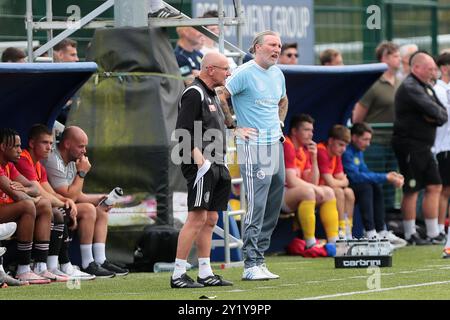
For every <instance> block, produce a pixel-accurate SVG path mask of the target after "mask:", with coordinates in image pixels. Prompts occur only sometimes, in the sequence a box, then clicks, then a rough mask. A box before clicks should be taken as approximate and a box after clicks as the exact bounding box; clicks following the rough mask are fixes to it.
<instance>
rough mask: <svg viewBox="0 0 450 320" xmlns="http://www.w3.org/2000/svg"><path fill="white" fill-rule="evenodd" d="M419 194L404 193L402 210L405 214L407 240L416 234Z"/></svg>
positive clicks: (404, 222)
mask: <svg viewBox="0 0 450 320" xmlns="http://www.w3.org/2000/svg"><path fill="white" fill-rule="evenodd" d="M418 196H419V192H403V199H402V206H401V210H402V213H403V228H404V232H405V239H406V240H408V239H410V238H411V236H412V235H413V234H416V204H417V197H418Z"/></svg>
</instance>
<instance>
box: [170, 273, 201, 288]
mask: <svg viewBox="0 0 450 320" xmlns="http://www.w3.org/2000/svg"><path fill="white" fill-rule="evenodd" d="M170 287H171V288H203V287H204V285H202V284H200V283H197V282H195V281H194V279H192V278H191V277H189V276H188V275H187V274H186V273H183V275H182V276H181V277H179V278H176V279H172V277H170Z"/></svg>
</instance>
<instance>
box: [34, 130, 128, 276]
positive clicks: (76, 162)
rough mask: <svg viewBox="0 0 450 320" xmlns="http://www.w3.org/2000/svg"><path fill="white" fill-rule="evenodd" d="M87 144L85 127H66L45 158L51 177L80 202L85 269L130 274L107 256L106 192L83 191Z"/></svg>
mask: <svg viewBox="0 0 450 320" xmlns="http://www.w3.org/2000/svg"><path fill="white" fill-rule="evenodd" d="M87 145H88V136H87V135H86V133H85V132H84V131H83V130H82V129H81V128H79V127H76V126H72V127H67V128H65V130H64V132H63V134H62V137H61V141H60V142H59V144H58V146H57V147H56V148H55V149H54V150H53V151H52V153H51V154H50V156H49V157H48V159H47V160H46V161H43V164H44V166H45V168H46V170H47V178H48V181H49V183H50V185H51V186H52V188H53V189H54V191H55V192H56V193H58V194H60V195H62V196H63V197H65V198H69V199H72V200H73V201H74V202H75V203H76V205H77V211H78V214H77V218H78V222H79V223H80V226H79V227H78V234H79V237H80V251H81V262H82V271H83V272H86V273H89V274H92V275H95V276H96V277H99V278H111V277H114V276H115V275H126V274H128V270H126V269H123V268H120V267H118V266H116V265H114V264H112V263H111V262H109V261H108V260H107V259H106V254H105V243H106V237H107V233H108V211H109V209H111V208H110V207H107V208H105V207H104V206H102V205H99V203H100V201H101V200H102V199H103V198H104V197H105V196H106V195H104V194H95V195H94V194H85V193H83V185H84V179H85V178H86V176H87V175H88V173H89V170H90V169H91V164H90V162H89V159H88V157H87V156H86V148H87ZM80 218H82V219H81V220H80ZM62 271H63V272H64V270H62Z"/></svg>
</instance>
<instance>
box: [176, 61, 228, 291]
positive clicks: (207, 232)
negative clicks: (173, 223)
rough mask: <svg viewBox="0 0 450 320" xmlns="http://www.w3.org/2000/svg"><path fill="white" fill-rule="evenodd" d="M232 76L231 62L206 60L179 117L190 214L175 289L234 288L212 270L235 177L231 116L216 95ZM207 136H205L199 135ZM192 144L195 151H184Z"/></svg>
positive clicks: (185, 94)
mask: <svg viewBox="0 0 450 320" xmlns="http://www.w3.org/2000/svg"><path fill="white" fill-rule="evenodd" d="M229 75H230V67H229V65H228V59H227V58H226V57H225V56H224V55H222V54H220V53H216V52H210V53H208V54H206V55H205V57H204V58H203V60H202V64H201V70H200V75H199V76H198V77H197V78H195V80H194V81H193V82H192V84H191V85H190V86H189V87H187V88H186V90H185V91H184V92H183V95H182V97H181V102H180V110H179V113H178V119H177V125H176V128H177V131H178V132H177V133H178V134H179V135H180V136H181V137H182V138H183V139H182V142H181V141H180V145H179V146H181V152H182V153H183V154H182V157H183V158H182V164H181V170H182V172H183V176H184V177H185V178H186V181H187V188H188V208H189V213H188V217H187V220H186V222H185V224H184V225H183V228H181V230H180V234H179V237H178V246H177V256H176V260H175V269H174V272H173V275H172V277H171V279H170V285H171V287H172V288H201V287H203V286H229V285H232V283H231V282H229V281H227V280H224V279H222V277H220V276H218V275H215V274H214V273H213V272H212V269H211V265H210V253H211V238H212V233H213V229H214V226H215V225H216V223H217V219H218V213H217V211H218V210H227V205H228V199H229V196H230V191H231V179H230V174H229V172H228V169H227V167H225V165H224V164H225V161H224V156H225V152H226V150H225V148H226V145H225V123H224V122H225V117H224V114H223V112H222V109H221V107H220V102H219V99H218V97H217V95H216V93H215V91H214V89H215V88H216V87H219V86H223V85H225V79H226V78H227V77H228V76H229ZM200 134H201V136H199V135H200ZM186 145H190V146H189V147H183V146H186ZM194 241H195V242H196V244H197V251H198V260H199V274H198V278H197V282H195V281H194V280H193V279H192V278H190V277H189V276H188V275H187V273H186V263H187V257H188V254H189V251H190V250H191V247H192V244H193V243H194Z"/></svg>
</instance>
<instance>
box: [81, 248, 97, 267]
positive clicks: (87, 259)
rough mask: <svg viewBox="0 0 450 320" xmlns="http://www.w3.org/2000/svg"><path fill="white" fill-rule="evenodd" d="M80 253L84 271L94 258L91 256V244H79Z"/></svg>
mask: <svg viewBox="0 0 450 320" xmlns="http://www.w3.org/2000/svg"><path fill="white" fill-rule="evenodd" d="M80 251H81V266H82V267H83V269H86V268H87V267H88V266H89V263H91V262H92V261H94V257H93V256H92V244H80Z"/></svg>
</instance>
